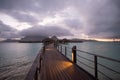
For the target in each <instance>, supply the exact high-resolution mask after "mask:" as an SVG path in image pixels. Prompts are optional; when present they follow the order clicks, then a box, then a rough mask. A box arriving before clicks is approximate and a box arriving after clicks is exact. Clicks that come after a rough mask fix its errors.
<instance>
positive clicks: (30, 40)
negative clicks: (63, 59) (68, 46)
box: [0, 36, 118, 43]
mask: <svg viewBox="0 0 120 80" xmlns="http://www.w3.org/2000/svg"><path fill="white" fill-rule="evenodd" d="M45 41H47V42H54V41H57V42H59V43H82V42H100V41H97V40H92V39H88V40H87V39H78V38H73V39H67V38H64V39H58V38H57V37H56V36H52V37H51V38H49V37H45V36H25V37H23V38H21V39H20V40H15V39H6V40H3V41H0V42H19V43H43V42H45ZM113 42H114V41H113ZM115 42H118V41H115Z"/></svg>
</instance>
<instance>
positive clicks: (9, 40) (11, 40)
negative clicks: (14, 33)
mask: <svg viewBox="0 0 120 80" xmlns="http://www.w3.org/2000/svg"><path fill="white" fill-rule="evenodd" d="M1 42H19V40H13V39H6V40H3V41H1Z"/></svg>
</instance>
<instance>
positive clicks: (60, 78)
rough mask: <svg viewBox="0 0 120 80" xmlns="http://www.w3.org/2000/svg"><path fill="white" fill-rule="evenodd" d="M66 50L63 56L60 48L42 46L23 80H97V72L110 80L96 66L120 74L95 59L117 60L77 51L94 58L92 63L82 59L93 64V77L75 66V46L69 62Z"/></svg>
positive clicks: (50, 45) (51, 45)
mask: <svg viewBox="0 0 120 80" xmlns="http://www.w3.org/2000/svg"><path fill="white" fill-rule="evenodd" d="M66 50H67V48H66V47H65V49H64V52H65V54H64V55H63V54H62V53H61V52H62V46H58V50H57V48H56V47H54V45H53V44H49V45H47V46H44V47H43V49H42V50H41V51H40V52H39V54H38V55H37V57H36V59H35V61H34V62H33V65H32V66H31V69H30V71H29V72H28V74H27V76H26V78H25V80H98V72H100V73H101V74H103V75H104V76H105V77H107V78H108V79H109V80H112V79H111V78H110V77H108V76H107V75H106V74H104V73H102V72H101V71H99V70H98V69H97V67H98V64H99V65H100V66H103V67H105V68H106V69H108V70H110V71H112V72H114V73H117V74H120V73H119V72H118V71H115V70H113V69H111V68H109V67H106V66H104V65H102V64H100V63H98V62H97V57H99V58H103V59H107V60H110V61H115V62H117V63H120V61H119V60H114V59H111V58H107V57H103V56H100V55H95V54H92V53H89V52H85V51H81V50H78V51H80V52H83V53H86V54H89V55H92V56H94V61H91V60H89V59H86V58H84V59H86V60H88V61H91V62H94V76H93V75H91V74H90V73H88V72H87V71H86V70H84V69H83V68H81V67H80V65H79V66H78V65H77V58H76V51H77V49H76V46H74V47H73V48H72V54H73V55H72V58H73V60H70V59H69V58H67V57H66V54H67V51H66ZM59 51H61V52H59ZM78 57H80V56H78ZM82 58H83V57H82ZM80 62H81V61H80ZM81 64H85V63H82V62H81ZM85 65H86V66H88V67H89V65H87V64H85ZM90 68H91V67H90Z"/></svg>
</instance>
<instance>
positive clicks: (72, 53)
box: [72, 53, 74, 61]
mask: <svg viewBox="0 0 120 80" xmlns="http://www.w3.org/2000/svg"><path fill="white" fill-rule="evenodd" d="M73 60H74V58H73V53H72V61H73Z"/></svg>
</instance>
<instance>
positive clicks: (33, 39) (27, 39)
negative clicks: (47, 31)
mask: <svg viewBox="0 0 120 80" xmlns="http://www.w3.org/2000/svg"><path fill="white" fill-rule="evenodd" d="M45 38H47V37H45V36H26V37H24V38H21V40H20V41H19V42H31V43H32V42H42V40H43V39H45Z"/></svg>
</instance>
